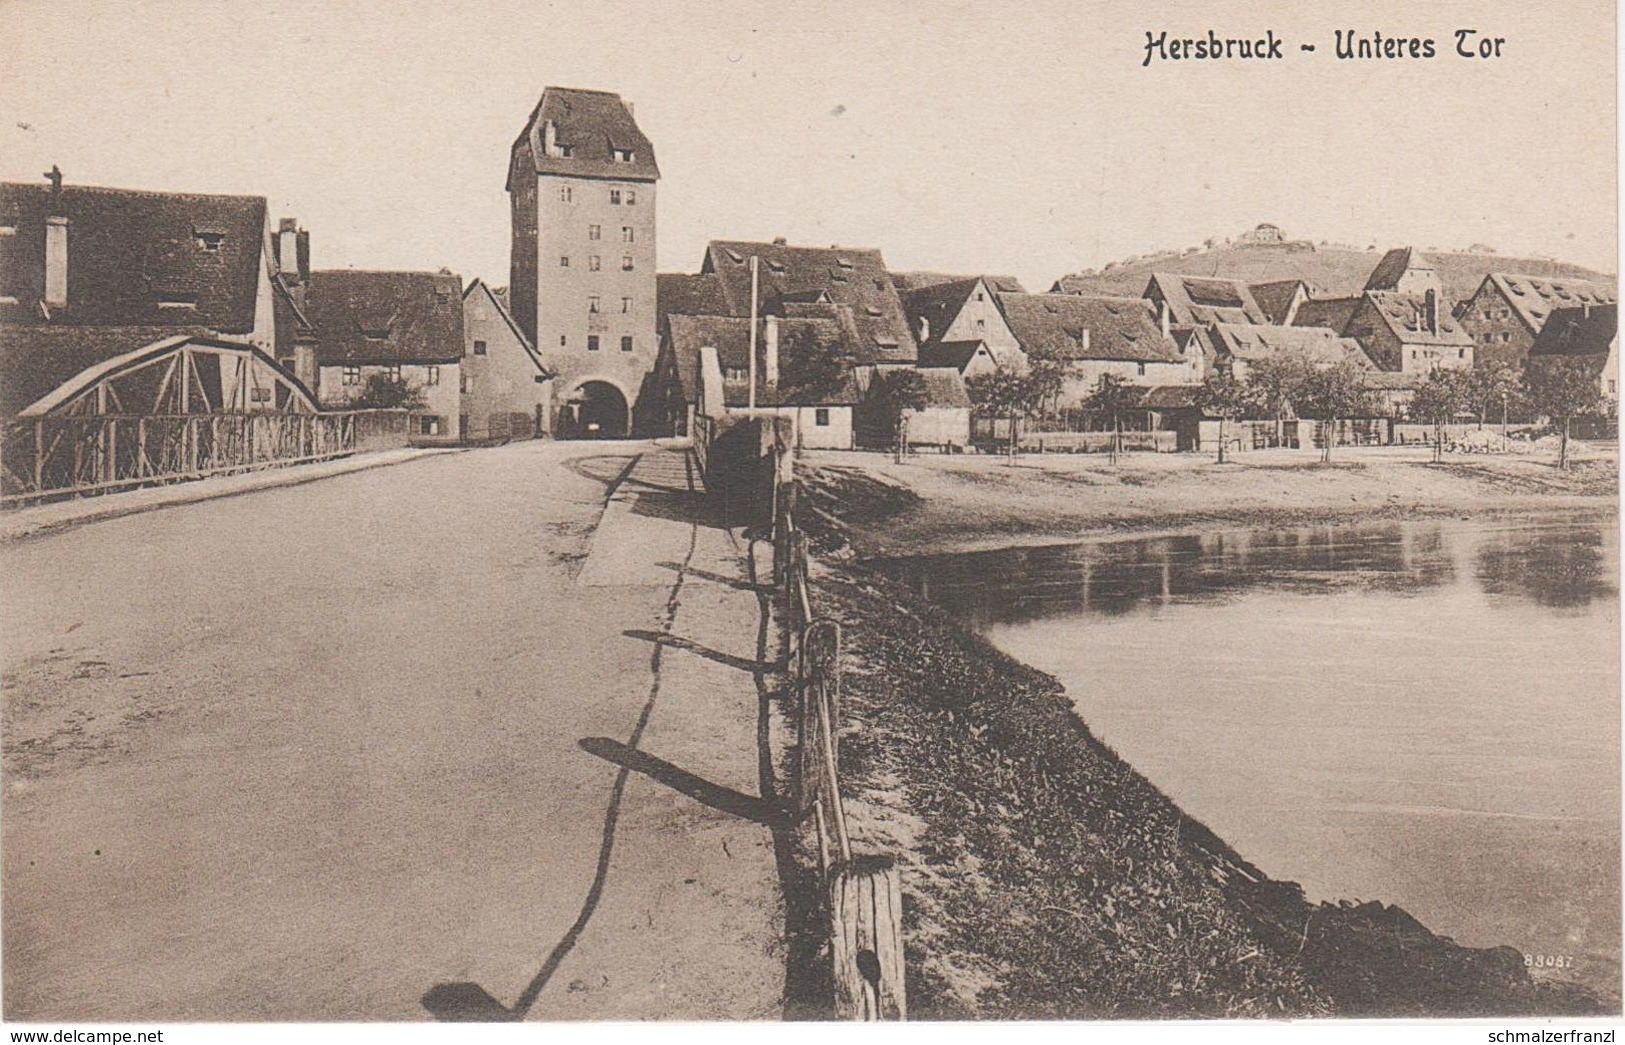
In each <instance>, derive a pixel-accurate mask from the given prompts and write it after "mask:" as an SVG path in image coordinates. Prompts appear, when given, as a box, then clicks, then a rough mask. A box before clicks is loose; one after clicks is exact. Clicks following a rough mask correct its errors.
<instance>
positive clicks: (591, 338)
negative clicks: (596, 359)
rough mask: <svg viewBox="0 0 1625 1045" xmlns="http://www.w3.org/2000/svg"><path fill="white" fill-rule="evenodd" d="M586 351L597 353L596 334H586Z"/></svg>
mask: <svg viewBox="0 0 1625 1045" xmlns="http://www.w3.org/2000/svg"><path fill="white" fill-rule="evenodd" d="M587 351H588V352H596V351H598V335H597V334H588V335H587Z"/></svg>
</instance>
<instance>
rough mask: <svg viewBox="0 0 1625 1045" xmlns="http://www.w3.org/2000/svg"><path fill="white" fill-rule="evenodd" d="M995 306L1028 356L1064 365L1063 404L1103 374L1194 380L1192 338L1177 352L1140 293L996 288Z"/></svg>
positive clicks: (1198, 366)
mask: <svg viewBox="0 0 1625 1045" xmlns="http://www.w3.org/2000/svg"><path fill="white" fill-rule="evenodd" d="M999 306H1000V308H1001V309H1003V311H1004V315H1005V320H1006V321H1007V322H1008V323H1009V324H1010V329H1011V331H1012V332H1013V333H1014V334H1015V336H1016V340H1017V341H1018V342H1019V343H1020V345H1021V348H1022V351H1023V352H1025V353H1026V354H1027V357H1028V358H1029V359H1035V360H1036V359H1049V360H1056V361H1058V362H1061V363H1064V364H1065V365H1066V369H1067V371H1068V374H1069V378H1068V381H1067V384H1066V387H1065V389H1063V391H1062V394H1061V400H1062V402H1063V404H1072V403H1076V402H1078V401H1081V400H1082V398H1083V397H1084V396H1086V395H1088V394H1089V392H1090V391H1092V390H1093V389H1094V387H1095V385H1096V384H1097V383H1098V382H1099V380H1100V378H1101V376H1102V375H1105V374H1113V375H1115V376H1117V377H1120V378H1122V379H1124V380H1125V381H1128V382H1129V383H1131V384H1137V385H1147V386H1149V385H1171V384H1195V383H1198V382H1199V381H1200V380H1201V373H1202V360H1201V359H1200V350H1199V347H1198V346H1197V344H1196V343H1195V342H1192V341H1187V345H1188V346H1190V347H1188V348H1187V350H1186V351H1184V352H1182V351H1181V350H1180V348H1179V347H1178V346H1177V344H1176V343H1175V341H1174V339H1173V333H1172V331H1171V330H1170V329H1167V328H1165V327H1164V326H1162V325H1161V324H1160V323H1159V321H1158V316H1157V312H1156V310H1155V306H1154V305H1153V304H1152V302H1150V301H1148V300H1146V299H1145V298H1126V297H1084V296H1081V295H1074V294H1000V295H999Z"/></svg>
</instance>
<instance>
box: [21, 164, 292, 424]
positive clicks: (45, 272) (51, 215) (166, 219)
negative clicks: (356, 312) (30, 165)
mask: <svg viewBox="0 0 1625 1045" xmlns="http://www.w3.org/2000/svg"><path fill="white" fill-rule="evenodd" d="M266 214H267V209H266V203H265V199H264V197H260V196H225V195H210V194H203V193H184V192H148V191H141V190H132V189H114V188H101V187H93V186H85V185H72V184H66V183H64V182H63V180H62V177H61V174H60V172H59V171H57V170H56V169H55V168H53V169H52V171H51V174H50V176H49V177H48V178H47V181H46V182H44V183H39V184H24V183H10V182H8V183H0V331H4V346H3V347H4V353H3V355H4V360H3V373H0V384H4V386H5V388H6V393H5V396H4V399H5V403H6V408H7V416H11V414H12V413H13V412H14V411H15V410H20V409H22V408H24V407H26V406H28V405H29V403H31V402H33V401H34V400H37V399H38V398H40V396H42V395H44V394H45V393H46V392H48V391H49V390H51V389H52V388H55V387H57V386H59V385H62V384H63V383H65V382H68V381H69V380H71V379H73V378H75V377H76V376H77V375H80V374H82V373H84V372H86V371H87V370H88V369H89V368H91V367H93V366H96V365H98V364H100V363H103V362H105V361H107V360H111V359H115V358H123V357H126V356H129V355H130V354H131V353H135V352H138V351H140V350H142V349H144V348H145V347H147V346H150V345H154V344H157V343H158V342H160V341H163V342H166V343H168V342H169V341H170V340H171V339H173V338H174V337H176V336H185V337H192V338H197V339H200V344H201V343H203V342H207V343H208V344H209V345H211V346H216V347H213V348H210V349H209V350H208V352H207V353H204V355H206V356H207V357H208V358H205V359H203V360H202V364H201V365H203V366H204V367H205V368H206V369H207V370H208V372H207V373H203V374H200V375H199V378H198V379H199V380H200V381H203V382H204V383H205V385H206V386H207V388H210V389H215V390H217V391H218V389H220V388H221V387H223V385H224V384H226V383H229V382H230V378H229V376H226V375H222V374H220V373H218V372H216V371H215V370H212V369H208V368H212V367H217V366H219V365H220V364H219V363H218V362H215V361H214V360H217V359H219V358H224V357H223V356H221V355H220V354H219V353H220V352H221V351H227V352H228V354H229V350H225V349H219V348H218V346H219V345H230V344H243V345H249V346H252V347H253V349H254V352H251V353H243V354H242V355H243V358H244V359H245V360H247V359H249V358H252V359H253V363H252V370H253V372H254V373H255V374H258V375H260V376H261V377H263V378H264V379H265V381H264V382H262V384H263V385H264V386H265V388H266V389H268V388H269V387H270V386H271V385H282V384H283V383H284V382H285V380H286V379H288V378H291V377H292V375H291V374H286V373H283V372H281V370H280V369H279V368H278V367H277V366H276V364H275V362H273V361H272V355H271V353H272V352H273V351H274V349H275V345H276V343H277V339H278V327H277V308H276V303H277V295H278V293H279V291H278V286H279V284H278V283H277V276H278V265H277V259H276V256H275V255H274V253H273V252H272V250H271V241H270V228H269V226H268V221H267V216H266ZM170 347H173V346H172V345H171V346H170ZM262 390H263V389H262ZM35 393H38V394H35ZM304 394H305V393H303V392H301V396H303V395H304ZM149 398H150V397H149ZM215 398H217V399H221V402H218V403H214V404H213V405H214V407H216V408H223V403H224V400H225V399H229V398H230V397H229V396H225V397H221V396H216V397H215ZM204 401H206V400H205V398H204V397H198V398H195V399H194V400H193V401H192V402H193V405H194V407H195V406H196V405H197V404H198V403H200V402H204ZM281 402H282V399H281V397H280V396H271V395H269V394H267V395H265V396H263V397H258V398H251V399H250V400H249V401H248V402H247V403H246V404H244V405H243V406H242V408H243V409H247V410H273V409H278V408H279V406H280V403H281ZM151 405H152V404H151V403H149V404H148V406H149V407H150V406H151ZM124 409H126V410H132V411H133V410H135V409H136V407H135V405H134V404H133V403H130V404H125V406H124Z"/></svg>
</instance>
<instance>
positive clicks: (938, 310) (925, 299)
mask: <svg viewBox="0 0 1625 1045" xmlns="http://www.w3.org/2000/svg"><path fill="white" fill-rule="evenodd" d="M981 284H982V280H981V277H979V276H970V277H967V278H965V279H956V280H953V281H952V282H949V283H935V284H932V285H931V286H929V287H923V288H921V289H919V290H911V291H909V292H908V293H907V294H905V295H903V310H904V311H905V312H907V313H908V321H909V326H910V328H911V329H912V330H913V331H914V333H915V335H916V336H918V335H919V333H920V321H921V320H924V321H925V325H926V328H927V332H928V335H929V336H928V338H927V340H930V339H932V338H941V337H942V335H943V334H944V333H946V332H947V330H948V328H949V327H950V326H952V325H953V321H954V320H955V319H957V318H958V317H959V312H960V310H961V309H963V308H964V307H965V302H966V301H967V300H968V299H969V298H970V296H971V292H972V291H974V290H975V289H976V288H977V287H979V286H981Z"/></svg>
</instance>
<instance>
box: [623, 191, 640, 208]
mask: <svg viewBox="0 0 1625 1045" xmlns="http://www.w3.org/2000/svg"><path fill="white" fill-rule="evenodd" d="M637 202H638V193H637V190H636V189H627V190H626V205H627V206H628V207H631V206H634V205H635V204H636V203H637Z"/></svg>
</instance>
